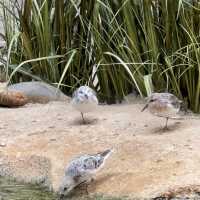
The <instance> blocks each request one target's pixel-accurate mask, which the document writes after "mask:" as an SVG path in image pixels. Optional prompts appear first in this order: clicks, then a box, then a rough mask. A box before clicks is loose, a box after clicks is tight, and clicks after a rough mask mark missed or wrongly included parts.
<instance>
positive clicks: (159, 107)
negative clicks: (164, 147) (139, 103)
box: [141, 92, 182, 130]
mask: <svg viewBox="0 0 200 200" xmlns="http://www.w3.org/2000/svg"><path fill="white" fill-rule="evenodd" d="M181 103H182V101H181V100H179V99H178V98H177V97H176V96H175V95H173V94H171V93H168V92H163V93H152V94H151V95H150V96H149V97H148V98H147V103H146V104H145V106H144V108H143V109H142V110H141V111H142V112H143V111H144V110H145V109H148V110H149V112H150V113H152V114H153V115H156V116H158V117H164V118H166V122H165V126H164V128H163V130H168V126H167V123H168V120H169V118H173V117H174V116H176V114H177V113H178V112H179V111H180V107H181Z"/></svg>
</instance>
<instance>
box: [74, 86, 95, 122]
mask: <svg viewBox="0 0 200 200" xmlns="http://www.w3.org/2000/svg"><path fill="white" fill-rule="evenodd" d="M72 105H73V107H74V108H75V109H76V110H78V111H80V113H81V116H82V120H83V123H85V119H84V116H83V114H84V113H88V112H91V111H93V110H95V109H96V107H97V105H98V99H97V96H96V93H95V91H94V90H93V89H91V88H90V87H88V86H81V87H79V88H78V89H77V90H75V92H74V93H73V95H72Z"/></svg>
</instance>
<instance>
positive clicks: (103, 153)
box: [99, 149, 113, 159]
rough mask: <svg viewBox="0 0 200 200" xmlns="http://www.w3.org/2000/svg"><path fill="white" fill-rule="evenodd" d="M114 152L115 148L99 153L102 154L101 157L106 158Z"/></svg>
mask: <svg viewBox="0 0 200 200" xmlns="http://www.w3.org/2000/svg"><path fill="white" fill-rule="evenodd" d="M112 152H113V149H107V150H105V151H103V152H101V153H99V154H100V155H101V157H103V158H104V159H106V158H108V157H109V156H110V154H111V153H112Z"/></svg>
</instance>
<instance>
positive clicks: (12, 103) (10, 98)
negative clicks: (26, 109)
mask: <svg viewBox="0 0 200 200" xmlns="http://www.w3.org/2000/svg"><path fill="white" fill-rule="evenodd" d="M27 102H28V98H27V97H26V95H24V94H23V93H22V92H17V91H4V92H0V105H2V106H7V107H18V106H23V105H25V104H26V103H27Z"/></svg>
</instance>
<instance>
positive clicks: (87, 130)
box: [0, 102, 200, 198]
mask: <svg viewBox="0 0 200 200" xmlns="http://www.w3.org/2000/svg"><path fill="white" fill-rule="evenodd" d="M142 106H143V104H142V103H140V102H138V103H132V104H126V105H110V106H108V105H102V106H99V108H98V110H96V111H95V112H93V113H89V114H87V119H88V120H89V121H90V122H91V123H90V124H87V125H82V124H80V114H79V113H78V112H76V111H74V109H73V108H72V107H71V105H70V104H67V103H64V102H50V103H48V104H46V105H42V104H28V105H26V106H24V107H21V108H16V109H8V108H0V113H1V115H0V121H1V123H0V173H1V174H3V173H4V174H8V175H12V176H14V177H17V178H21V179H23V180H25V181H27V182H30V181H36V182H37V181H38V182H45V184H50V183H51V184H52V187H53V189H54V190H57V188H58V186H59V183H60V181H61V178H62V176H63V173H64V167H65V166H66V164H67V163H68V161H69V160H70V159H71V158H73V157H74V156H77V155H79V154H83V153H96V152H98V151H102V150H105V149H107V148H114V150H115V151H114V153H113V155H112V156H111V157H110V159H108V161H107V163H106V165H105V166H104V168H103V169H102V170H101V171H100V172H99V173H98V174H97V177H96V181H95V182H94V183H93V184H92V185H90V186H89V192H90V194H94V193H95V194H96V193H103V194H105V195H109V196H121V195H122V196H124V195H126V196H127V195H128V196H131V197H138V198H142V197H155V196H157V195H159V194H160V193H163V192H166V191H168V190H169V189H174V188H179V187H185V186H186V187H187V186H190V185H193V186H198V185H200V170H199V169H200V145H199V144H200V132H199V130H200V123H199V119H198V118H196V119H192V118H191V117H185V119H183V120H170V121H169V127H170V131H168V132H162V130H161V128H162V127H163V125H164V122H165V120H164V119H163V118H157V117H155V116H152V115H151V114H150V113H148V112H140V110H141V108H142Z"/></svg>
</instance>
